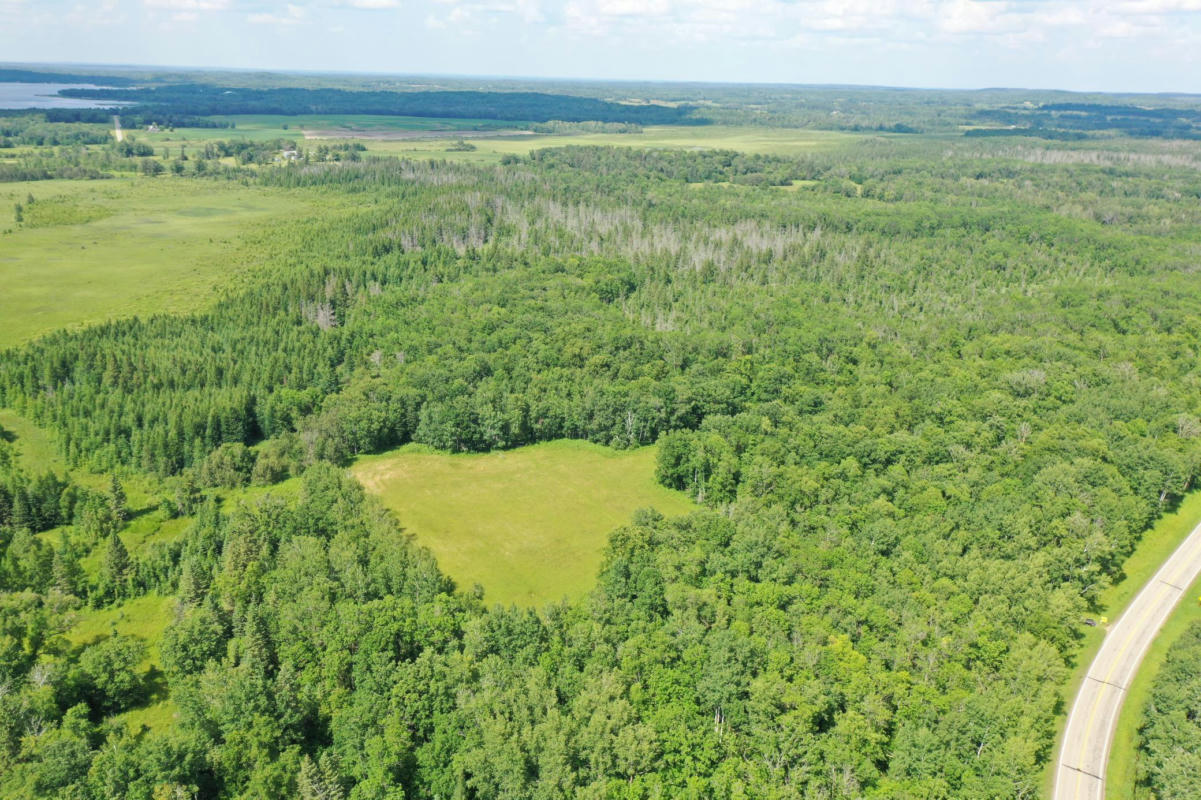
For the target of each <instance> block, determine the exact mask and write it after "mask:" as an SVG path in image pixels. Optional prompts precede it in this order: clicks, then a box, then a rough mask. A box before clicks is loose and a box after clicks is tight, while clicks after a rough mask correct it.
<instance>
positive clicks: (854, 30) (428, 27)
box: [0, 0, 1201, 92]
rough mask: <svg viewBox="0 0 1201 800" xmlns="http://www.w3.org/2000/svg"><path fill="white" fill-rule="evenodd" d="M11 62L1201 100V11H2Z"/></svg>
mask: <svg viewBox="0 0 1201 800" xmlns="http://www.w3.org/2000/svg"><path fill="white" fill-rule="evenodd" d="M0 60H3V61H6V62H37V63H51V62H70V63H76V64H80V63H92V64H143V65H160V66H197V67H230V68H250V69H270V70H307V71H318V72H324V71H340V72H341V71H345V72H382V73H400V74H431V75H492V76H514V77H518V76H519V77H547V78H595V79H620V80H669V81H679V80H683V81H721V82H736V83H741V82H755V83H840V84H869V85H877V86H881V85H883V86H914V87H942V88H983V87H997V86H1006V87H1022V88H1057V89H1073V90H1087V91H1149V92H1165V91H1174V92H1201V0H1109V1H1108V2H1106V1H1105V0H1076V1H1072V0H908V1H906V2H902V1H901V0H841V1H840V0H559V1H555V0H292V2H274V1H268V0H0Z"/></svg>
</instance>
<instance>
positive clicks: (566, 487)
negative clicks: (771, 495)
mask: <svg viewBox="0 0 1201 800" xmlns="http://www.w3.org/2000/svg"><path fill="white" fill-rule="evenodd" d="M352 471H353V473H354V475H355V476H356V477H357V478H358V479H359V481H360V482H361V483H362V484H363V485H364V486H365V487H366V488H367V489H368V490H369V491H371V492H372V493H374V494H376V495H378V496H379V497H380V499H381V500H383V502H384V504H385V505H386V506H388V508H390V509H392V510H393V511H394V512H395V513H396V516H397V518H398V519H399V520H400V523H401V525H402V526H403V527H404V528H405V529H406V530H407V531H408V532H410V533H412V534H415V535H416V537H417V541H418V542H419V543H420V544H423V545H425V546H426V547H429V548H430V550H432V551H433V552H434V554H435V555H436V556H437V558H438V563H439V565H441V567H442V569H443V570H445V571H446V572H447V574H449V575H450V576H451V577H452V578H454V579H455V581H456V582H458V583H459V585H460V586H463V587H470V586H471V585H472V584H475V583H478V584H480V585H481V586H483V587H484V591H485V599H486V600H488V601H491V602H498V603H503V604H510V603H514V604H518V605H526V606H530V605H540V604H544V603H549V602H555V601H558V600H561V599H563V598H564V597H568V598H575V597H579V596H580V595H582V594H583V593H584V592H586V591H587V590H588V589H589V588H590V587H591V586H592V583H593V581H594V580H595V578H596V571H597V568H598V567H599V566H600V562H601V555H602V552H603V550H604V547H605V542H606V540H607V538H608V534H609V533H610V532H611V531H612V530H613V529H614V528H617V527H620V526H621V525H624V524H626V523H628V522H629V521H630V516H631V515H632V514H633V513H634V512H635V511H636V510H638V509H640V508H646V507H653V508H655V509H656V510H658V511H659V512H660V513H662V514H664V515H667V516H675V515H680V514H686V513H688V512H689V511H691V510H693V509H694V508H695V506H694V505H693V504H692V503H691V501H689V500H688V499H687V498H686V497H685V496H684V495H683V494H681V493H679V492H674V491H672V490H670V489H666V488H664V487H662V486H660V485H659V484H658V483H656V482H655V448H654V447H644V448H640V449H637V450H623V451H618V450H610V449H609V448H606V447H602V446H600V445H595V444H590V443H588V442H580V441H571V440H561V441H556V442H548V443H545V444H537V445H532V446H529V447H523V448H519V449H517V450H508V451H502V452H494V453H487V454H482V455H476V454H470V455H447V454H444V453H437V452H432V451H429V450H428V449H424V448H418V447H413V446H408V447H402V448H400V449H399V450H394V451H392V452H390V453H384V454H382V455H374V456H365V457H363V458H360V459H359V460H358V462H357V463H356V464H355V465H354V467H353V468H352Z"/></svg>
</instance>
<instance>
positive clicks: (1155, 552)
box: [1043, 492, 1201, 798]
mask: <svg viewBox="0 0 1201 800" xmlns="http://www.w3.org/2000/svg"><path fill="white" fill-rule="evenodd" d="M1198 523H1201V492H1193V493H1192V494H1190V495H1189V496H1188V497H1186V498H1184V500H1183V501H1182V502H1181V503H1180V505H1179V507H1178V508H1177V509H1176V510H1175V511H1173V512H1172V513H1170V514H1166V515H1164V516H1163V517H1162V518H1161V519H1160V520H1159V521H1158V522H1157V523H1156V524H1155V526H1154V527H1153V528H1152V529H1151V530H1149V531H1147V533H1146V534H1145V535H1144V536H1143V538H1142V540H1141V541H1140V542H1139V544H1138V547H1136V548H1135V550H1134V552H1133V553H1132V554H1131V555H1130V557H1129V558H1128V559H1126V563H1125V564H1123V565H1122V571H1123V575H1122V577H1121V579H1120V580H1118V581H1115V582H1114V583H1113V585H1111V586H1109V587H1108V588H1106V590H1105V591H1104V592H1102V593H1101V601H1100V607H1101V609H1102V610H1101V611H1100V612H1099V613H1100V614H1101V615H1103V616H1105V617H1106V618H1108V620H1109V621H1110V622H1115V621H1117V619H1118V617H1120V616H1121V615H1122V612H1123V611H1124V610H1125V609H1126V606H1127V605H1129V603H1130V601H1131V600H1133V599H1134V596H1135V595H1136V594H1137V593H1138V591H1139V590H1140V589H1142V588H1143V586H1144V584H1146V583H1147V581H1149V580H1150V579H1151V577H1152V576H1153V575H1154V574H1155V572H1156V571H1157V570H1158V569H1159V568H1160V566H1162V565H1163V562H1164V561H1166V560H1167V558H1168V556H1170V555H1171V554H1172V552H1173V551H1174V550H1175V549H1176V548H1177V547H1179V546H1180V543H1181V542H1182V541H1184V539H1185V537H1187V536H1188V535H1189V533H1191V532H1192V530H1193V528H1194V527H1196V526H1197V524H1198ZM1199 590H1201V585H1199V586H1193V587H1192V588H1191V589H1190V591H1189V593H1188V594H1187V595H1185V598H1184V600H1183V601H1181V605H1180V606H1179V607H1178V608H1177V609H1176V611H1175V612H1174V613H1173V615H1172V617H1171V618H1170V619H1169V620H1168V623H1167V625H1165V626H1164V629H1163V631H1161V632H1160V634H1159V636H1158V637H1157V638H1156V639H1155V642H1154V644H1152V646H1151V650H1150V652H1149V653H1148V654H1147V657H1146V659H1145V660H1144V661H1143V663H1142V666H1141V667H1140V668H1139V670H1138V673H1137V674H1136V677H1135V680H1134V683H1133V684H1131V687H1130V690H1129V694H1128V695H1127V696H1126V702H1125V703H1124V704H1123V706H1122V714H1121V717H1120V720H1119V727H1118V732H1117V735H1116V738H1115V740H1114V744H1113V747H1112V748H1111V750H1110V761H1109V776H1108V781H1107V782H1108V786H1109V788H1108V793H1109V796H1110V797H1124V798H1131V797H1133V794H1125V795H1123V794H1118V793H1116V792H1117V791H1118V788H1117V787H1118V785H1119V784H1118V781H1128V785H1129V787H1130V788H1131V789H1133V785H1134V761H1133V759H1134V748H1135V744H1136V734H1137V729H1138V724H1139V718H1140V717H1141V715H1142V710H1143V706H1144V705H1145V704H1146V696H1147V692H1148V689H1149V687H1150V681H1152V680H1153V679H1154V675H1155V673H1156V672H1158V670H1159V666H1160V665H1161V664H1162V663H1163V659H1164V656H1165V655H1166V652H1167V648H1168V647H1170V646H1171V642H1173V641H1175V639H1176V637H1178V636H1179V635H1180V634H1181V633H1182V632H1183V629H1184V627H1186V626H1187V621H1186V622H1183V623H1179V624H1178V620H1179V619H1182V618H1183V619H1185V620H1192V619H1196V618H1201V608H1198V607H1196V604H1195V603H1194V602H1193V601H1192V600H1191V598H1195V597H1196V596H1197V593H1198V591H1199ZM1104 638H1105V632H1104V631H1103V630H1102V629H1101V628H1099V627H1097V628H1085V629H1084V635H1083V638H1082V639H1081V644H1080V650H1079V653H1078V655H1077V656H1076V664H1075V666H1074V668H1073V669H1072V674H1071V678H1070V680H1069V682H1068V683H1067V684H1066V685H1064V686H1063V687H1062V689H1061V691H1062V694H1063V698H1064V707H1063V709H1062V710H1061V713H1060V715H1059V717H1058V718H1057V719H1056V721H1055V727H1056V742H1057V744H1056V750H1055V756H1054V757H1053V758H1052V759H1051V761H1050V762H1049V763H1048V765H1047V768H1046V770H1045V772H1044V776H1043V778H1044V780H1043V794H1044V796H1046V797H1050V796H1051V793H1052V787H1053V786H1054V783H1055V764H1056V762H1057V760H1058V752H1059V741H1060V739H1061V737H1062V736H1063V727H1064V725H1065V724H1066V723H1067V713H1068V710H1069V709H1070V708H1071V703H1072V698H1073V697H1075V696H1076V692H1077V690H1078V689H1079V688H1080V684H1081V683H1082V682H1083V681H1084V676H1085V675H1086V674H1087V673H1088V668H1089V665H1090V664H1092V662H1093V658H1094V657H1095V656H1096V655H1097V651H1098V650H1100V649H1101V642H1102V641H1103V640H1104ZM1140 684H1144V685H1142V686H1141V688H1139V687H1140ZM1115 770H1116V771H1115ZM1127 776H1128V777H1127ZM1115 778H1116V779H1117V781H1115Z"/></svg>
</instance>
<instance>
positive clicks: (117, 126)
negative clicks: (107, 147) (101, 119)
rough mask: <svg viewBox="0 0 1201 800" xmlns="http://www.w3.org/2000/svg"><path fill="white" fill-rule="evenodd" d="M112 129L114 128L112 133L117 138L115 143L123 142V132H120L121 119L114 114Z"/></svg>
mask: <svg viewBox="0 0 1201 800" xmlns="http://www.w3.org/2000/svg"><path fill="white" fill-rule="evenodd" d="M113 127H114V133H115V134H116V136H117V141H118V142H123V141H125V132H124V131H122V130H121V118H120V117H118V116H117V115H116V114H113Z"/></svg>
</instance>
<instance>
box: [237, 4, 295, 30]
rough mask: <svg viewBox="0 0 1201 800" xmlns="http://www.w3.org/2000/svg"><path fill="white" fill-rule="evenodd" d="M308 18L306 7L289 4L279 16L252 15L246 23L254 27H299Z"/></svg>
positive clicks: (261, 13) (266, 14)
mask: <svg viewBox="0 0 1201 800" xmlns="http://www.w3.org/2000/svg"><path fill="white" fill-rule="evenodd" d="M307 16H308V10H307V9H305V8H304V6H298V5H295V4H293V3H288V4H287V5H286V6H285V7H284V12H283V13H282V14H281V13H277V14H270V13H263V12H260V13H257V14H250V15H249V16H247V17H246V21H247V22H249V23H251V24H252V25H299V24H300V23H301V22H304V20H305V18H306V17H307Z"/></svg>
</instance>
